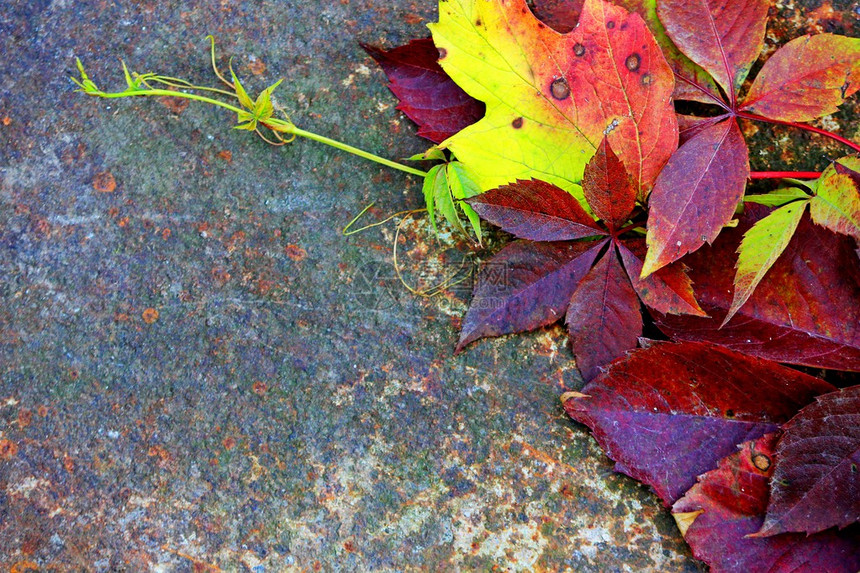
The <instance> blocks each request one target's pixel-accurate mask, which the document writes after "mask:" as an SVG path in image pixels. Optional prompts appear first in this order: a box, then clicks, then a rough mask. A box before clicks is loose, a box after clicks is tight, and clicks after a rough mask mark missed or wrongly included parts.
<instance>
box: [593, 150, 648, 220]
mask: <svg viewBox="0 0 860 573" xmlns="http://www.w3.org/2000/svg"><path fill="white" fill-rule="evenodd" d="M582 192H583V194H584V195H585V200H586V201H588V205H589V206H590V207H591V209H592V210H593V211H594V214H595V215H597V218H598V219H601V220H602V221H603V222H604V223H606V226H607V227H609V231H610V232H615V231H616V230H617V229H619V228H620V227H621V226H622V225H623V224H624V223H625V222H626V221H627V218H628V217H630V212H631V211H633V207H634V206H635V205H636V189H635V188H634V187H633V182H632V181H630V177H629V176H628V175H627V170H626V169H625V168H624V164H623V163H622V162H621V160H620V159H618V156H617V155H615V152H614V151H612V147H611V146H610V145H609V143H607V140H606V138H605V137H604V138H603V140H602V141H601V142H600V145H599V146H598V148H597V151H596V152H595V154H594V156H593V157H592V158H591V161H589V162H588V164H587V165H586V166H585V173H584V174H583V176H582Z"/></svg>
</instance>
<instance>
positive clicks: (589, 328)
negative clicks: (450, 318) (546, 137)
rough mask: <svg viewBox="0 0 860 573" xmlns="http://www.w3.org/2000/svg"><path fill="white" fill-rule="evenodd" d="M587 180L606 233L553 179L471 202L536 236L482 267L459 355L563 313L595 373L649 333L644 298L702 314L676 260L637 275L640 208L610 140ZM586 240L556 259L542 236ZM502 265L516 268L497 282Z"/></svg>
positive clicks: (584, 367) (577, 351) (588, 370)
mask: <svg viewBox="0 0 860 573" xmlns="http://www.w3.org/2000/svg"><path fill="white" fill-rule="evenodd" d="M583 185H584V187H583V196H584V197H585V199H586V200H587V202H588V205H589V206H590V207H591V208H592V209H593V211H594V213H595V215H596V216H598V217H600V218H601V220H602V221H603V222H604V224H605V226H606V227H607V229H603V228H601V227H599V226H598V225H597V224H596V223H595V222H594V221H593V220H592V219H591V217H590V216H589V215H588V214H587V213H586V212H585V211H584V210H583V208H582V207H580V205H579V203H578V202H577V201H576V200H575V199H574V198H573V197H572V196H571V195H569V194H568V193H566V192H565V191H563V190H562V189H559V188H557V187H554V186H552V185H550V184H548V183H545V182H540V181H518V182H517V183H516V184H514V185H508V186H503V187H500V188H499V189H494V190H491V191H488V192H486V193H483V194H482V195H479V196H477V197H474V198H472V199H471V200H469V203H470V204H471V205H472V206H473V207H474V208H475V210H476V211H477V212H478V213H479V214H480V215H481V216H482V217H484V218H485V219H487V220H489V221H491V222H493V223H495V224H497V225H499V226H500V227H501V228H502V229H504V230H505V231H508V232H510V233H512V234H514V235H516V236H517V237H521V238H525V239H529V240H530V241H528V242H517V243H514V244H513V245H510V246H509V247H506V248H505V249H503V250H502V251H501V252H500V253H499V254H498V255H496V257H494V258H493V259H491V261H490V262H489V263H488V264H487V265H485V266H484V268H482V270H481V272H480V274H479V276H478V283H477V285H476V288H475V291H474V294H473V297H472V304H471V306H470V308H469V311H468V313H467V314H466V317H465V319H464V321H463V329H462V333H461V337H460V342H459V344H458V346H457V350H458V351H460V350H461V349H462V348H463V347H465V345H466V344H469V343H470V342H472V341H474V340H477V339H478V338H480V337H482V336H495V335H498V334H503V333H508V332H518V331H522V330H531V329H533V328H537V327H539V326H543V325H546V324H550V323H552V322H555V321H557V320H558V319H559V318H560V317H561V315H562V314H565V315H566V321H565V322H566V324H567V328H568V331H569V332H570V345H571V349H572V350H573V353H574V356H575V357H576V361H577V365H578V367H579V369H580V371H581V372H582V374H583V376H584V377H585V378H586V379H590V378H593V377H594V376H596V375H597V374H598V373H599V372H600V369H601V368H602V367H603V366H605V365H606V364H608V363H610V362H611V361H612V360H614V359H615V358H618V357H619V356H621V355H623V354H624V353H625V352H626V351H628V350H631V349H633V348H635V347H636V343H637V340H638V337H639V336H640V335H641V333H642V316H641V312H640V304H639V301H640V299H641V300H642V301H643V302H645V303H646V304H651V305H654V306H655V307H657V308H659V309H661V310H662V311H664V312H691V313H694V314H698V315H704V312H703V311H702V309H701V308H700V307H699V305H698V304H697V303H696V300H695V298H694V297H693V294H692V288H691V285H690V281H689V280H688V279H687V278H686V276H685V275H684V271H683V268H681V267H679V266H670V267H666V268H665V269H661V272H659V273H655V274H654V275H653V276H652V277H649V278H648V279H646V280H642V279H640V278H639V269H640V268H641V265H642V261H641V260H640V258H639V256H638V255H637V254H636V253H641V252H642V251H643V250H644V249H643V247H644V245H643V241H642V239H641V238H638V237H636V238H626V237H624V238H622V235H623V234H625V233H626V232H627V231H629V230H630V229H631V228H635V227H636V224H635V223H634V224H632V225H630V226H628V227H625V226H623V225H624V224H625V223H626V222H627V221H628V220H629V219H630V218H631V216H632V215H633V214H634V212H635V208H634V207H635V203H634V196H635V190H634V188H633V186H632V184H631V183H630V180H629V178H628V177H627V173H626V171H625V169H624V165H623V164H622V163H621V161H620V160H619V159H618V158H617V157H616V155H615V154H614V152H613V150H612V147H611V146H610V145H609V144H608V143H607V142H606V140H604V141H603V142H601V144H600V145H599V146H598V149H597V153H596V154H595V156H594V157H593V158H592V160H591V161H590V162H589V163H588V165H587V166H586V168H585V174H584V178H583ZM601 236H603V237H606V238H601ZM584 238H591V240H589V241H587V242H580V243H572V244H575V245H583V246H580V247H577V249H576V250H575V251H573V252H574V253H576V254H579V253H582V255H581V256H579V257H578V258H573V257H572V256H571V255H567V254H565V255H563V256H559V255H557V253H558V252H559V251H558V250H557V249H559V248H560V247H559V245H564V244H565V243H560V244H559V243H552V245H553V247H547V246H542V245H544V244H549V243H541V242H537V241H559V240H561V239H584ZM594 238H596V239H598V241H597V242H595V240H594ZM585 245H587V246H588V247H586V246H585ZM586 248H587V249H588V250H585V249H586ZM530 252H533V253H534V263H533V264H531V263H529V262H528V259H527V257H528V254H529V253H530ZM592 265H593V266H592ZM500 268H502V269H511V271H510V272H508V273H507V274H506V275H505V280H504V281H502V282H501V287H499V286H498V285H493V281H492V278H493V277H495V280H496V281H497V282H498V281H499V279H498V275H499V269H500ZM631 269H632V272H631ZM572 279H575V280H572ZM540 304H546V305H547V307H546V308H540V307H539V306H538V305H540Z"/></svg>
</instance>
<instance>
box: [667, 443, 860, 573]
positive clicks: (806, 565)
mask: <svg viewBox="0 0 860 573" xmlns="http://www.w3.org/2000/svg"><path fill="white" fill-rule="evenodd" d="M776 438H777V436H776V434H767V435H764V436H762V437H760V438H758V439H757V440H755V441H749V442H746V443H744V444H743V445H742V446H741V447H740V450H739V451H738V452H736V453H734V454H732V455H730V456H728V457H726V458H725V459H723V460H721V461H720V462H719V467H718V468H717V469H715V470H712V471H709V472H707V473H706V474H704V475H702V476H701V477H699V480H698V483H697V484H696V485H695V486H693V487H692V488H691V489H690V491H688V492H687V493H686V494H685V495H684V497H682V498H681V499H679V500H678V501H677V502H676V503H675V505H674V506H673V507H672V513H673V516H674V517H675V521H676V522H677V523H678V527H679V528H680V529H681V533H682V534H683V535H684V539H685V540H686V541H687V543H689V545H690V547H691V548H692V550H693V555H694V556H695V557H696V558H697V559H701V560H702V561H704V562H705V563H707V564H708V565H709V566H710V568H711V571H714V572H722V571H726V572H734V571H749V572H767V573H795V572H797V571H810V572H813V571H815V572H818V571H827V572H830V573H842V572H844V573H855V572H856V571H857V570H858V569H860V527H858V526H853V527H851V528H849V529H845V530H843V531H839V532H837V531H833V530H830V531H825V532H822V533H818V534H815V535H810V536H809V537H807V536H806V535H804V534H797V533H791V534H784V535H776V536H773V537H767V538H754V537H749V534H752V533H755V532H756V531H757V530H758V528H759V527H760V526H761V523H762V521H763V520H764V512H765V507H766V506H767V499H768V482H769V481H770V479H771V475H772V474H773V471H774V457H775V456H774V449H775V443H776ZM777 459H779V458H778V456H777Z"/></svg>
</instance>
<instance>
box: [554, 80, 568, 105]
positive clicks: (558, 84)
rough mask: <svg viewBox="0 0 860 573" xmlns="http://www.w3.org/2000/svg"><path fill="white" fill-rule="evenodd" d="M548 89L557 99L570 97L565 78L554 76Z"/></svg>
mask: <svg viewBox="0 0 860 573" xmlns="http://www.w3.org/2000/svg"><path fill="white" fill-rule="evenodd" d="M549 91H550V93H551V94H552V97H554V98H555V99H557V100H563V99H567V98H569V97H570V86H569V85H567V80H566V79H564V78H556V79H554V80H553V81H552V84H551V85H550V86H549Z"/></svg>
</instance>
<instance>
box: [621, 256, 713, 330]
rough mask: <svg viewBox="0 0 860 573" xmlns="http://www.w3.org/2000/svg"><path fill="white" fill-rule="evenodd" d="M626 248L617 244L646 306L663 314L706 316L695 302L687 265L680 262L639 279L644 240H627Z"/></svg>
mask: <svg viewBox="0 0 860 573" xmlns="http://www.w3.org/2000/svg"><path fill="white" fill-rule="evenodd" d="M625 245H626V246H625ZM625 245H622V244H619V245H618V254H619V255H620V256H621V262H622V263H624V269H625V270H626V271H627V276H628V277H629V278H630V283H631V284H632V285H633V288H634V289H635V290H636V294H638V295H639V298H640V299H642V302H644V303H645V306H647V307H649V308H653V309H654V310H656V311H657V312H660V313H663V314H692V315H696V316H706V315H705V311H703V310H702V308H701V307H700V306H699V303H698V302H697V301H696V297H695V295H694V293H693V285H692V283H691V281H690V277H688V276H687V273H686V271H685V267H684V265H682V264H680V263H675V264H672V265H668V266H665V267H663V268H662V269H660V270H658V271H657V272H655V273H653V274H650V275H648V276H647V277H645V278H644V279H643V278H640V274H641V273H642V259H641V258H640V254H643V253H644V252H645V241H643V240H641V239H638V240H628V241H626V242H625ZM628 247H630V248H628Z"/></svg>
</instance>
